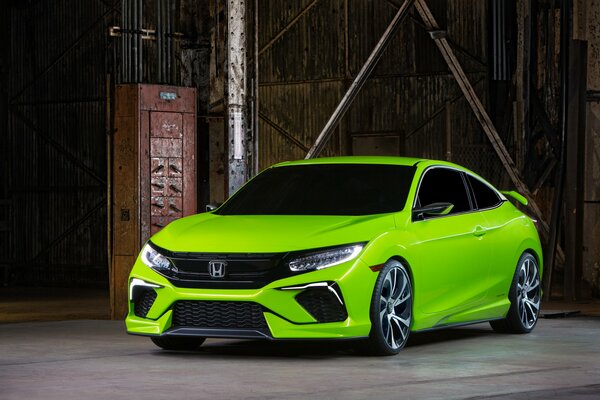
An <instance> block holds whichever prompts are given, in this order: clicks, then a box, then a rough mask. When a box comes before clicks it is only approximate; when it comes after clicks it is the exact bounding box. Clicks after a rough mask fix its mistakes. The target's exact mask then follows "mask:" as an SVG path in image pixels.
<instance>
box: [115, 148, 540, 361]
mask: <svg viewBox="0 0 600 400" xmlns="http://www.w3.org/2000/svg"><path fill="white" fill-rule="evenodd" d="M505 195H508V196H510V197H513V198H514V199H516V200H517V201H519V202H521V203H523V204H526V200H525V199H524V198H523V197H522V196H520V195H519V194H518V193H515V192H499V191H498V190H496V189H495V188H493V187H492V186H491V185H490V184H489V183H487V182H486V181H485V180H484V179H482V178H481V177H480V176H478V175H477V174H475V173H473V172H471V171H469V170H467V169H465V168H463V167H460V166H458V165H455V164H451V163H448V162H443V161H432V160H425V159H415V158H400V157H336V158H321V159H314V160H302V161H295V162H285V163H282V164H278V165H275V166H273V167H271V168H268V169H266V170H265V171H264V172H262V173H260V174H259V175H257V176H256V177H254V178H253V179H252V180H250V181H249V182H248V183H247V184H246V185H245V186H243V187H242V188H241V189H240V190H238V191H237V192H236V193H235V194H234V195H233V196H232V197H231V198H229V199H228V200H227V201H226V202H225V203H224V204H223V205H221V206H220V207H218V208H217V209H214V210H212V211H210V212H206V213H203V214H198V215H193V216H189V217H185V218H182V219H179V220H176V221H174V222H172V223H171V224H169V225H168V226H167V227H165V228H164V229H163V230H162V231H160V232H158V233H157V234H155V235H154V236H153V237H152V238H151V239H150V240H149V241H148V242H147V244H146V245H145V246H144V248H143V249H142V251H141V253H140V255H139V257H138V259H137V261H136V262H135V265H134V266H133V269H132V271H131V276H130V279H129V314H128V315H127V319H126V324H127V331H128V332H129V333H131V334H136V335H145V336H149V337H150V338H151V339H152V341H153V342H154V343H155V344H156V345H158V346H160V347H162V348H164V349H194V348H197V347H198V346H200V345H201V344H202V342H203V341H204V339H205V338H207V337H220V338H262V339H346V338H352V339H362V340H360V341H358V343H360V344H361V346H363V347H365V348H366V349H368V350H369V351H370V352H371V353H374V354H382V355H384V354H396V353H398V352H399V351H400V350H401V349H402V348H403V347H404V345H405V344H406V341H407V339H408V337H409V334H410V333H411V332H419V331H425V330H430V329H438V328H444V327H450V326H456V325H465V324H472V323H478V322H482V321H489V322H490V324H491V326H492V327H493V328H494V329H495V330H497V331H503V332H515V333H527V332H530V331H531V330H532V329H533V328H534V326H535V324H536V322H537V318H538V314H539V309H540V294H541V290H540V276H541V273H542V251H541V246H540V241H539V237H538V233H537V229H536V226H535V224H534V222H535V221H533V220H532V219H531V218H529V217H528V216H526V215H525V214H523V213H522V212H521V211H519V209H517V208H516V207H515V206H514V205H513V204H512V203H511V202H509V201H507V197H506V196H505Z"/></svg>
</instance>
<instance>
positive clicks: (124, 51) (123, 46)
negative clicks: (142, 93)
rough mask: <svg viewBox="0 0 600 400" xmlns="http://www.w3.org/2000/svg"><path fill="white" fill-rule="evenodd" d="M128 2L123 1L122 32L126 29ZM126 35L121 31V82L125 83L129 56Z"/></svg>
mask: <svg viewBox="0 0 600 400" xmlns="http://www.w3.org/2000/svg"><path fill="white" fill-rule="evenodd" d="M125 4H126V0H121V30H123V29H125V23H126V22H125V21H126V18H127V13H126V8H125ZM126 37H127V36H126V35H125V33H124V32H122V31H121V77H120V78H121V79H120V81H121V82H125V68H126V67H125V58H126V54H127V46H126V43H125V42H126Z"/></svg>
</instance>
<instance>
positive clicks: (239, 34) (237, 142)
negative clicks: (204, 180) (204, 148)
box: [227, 0, 248, 196]
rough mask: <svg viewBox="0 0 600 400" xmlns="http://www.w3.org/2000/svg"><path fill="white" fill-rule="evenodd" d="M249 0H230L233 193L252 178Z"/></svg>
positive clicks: (230, 177) (230, 179) (229, 127)
mask: <svg viewBox="0 0 600 400" xmlns="http://www.w3.org/2000/svg"><path fill="white" fill-rule="evenodd" d="M245 30H246V2H245V1H244V0H227V115H228V119H227V131H228V139H229V140H228V145H229V146H228V147H229V166H228V183H227V192H228V193H229V195H230V196H231V195H232V194H233V193H234V192H235V191H236V190H237V189H238V188H239V187H240V186H242V185H243V184H244V183H245V182H246V180H247V178H248V165H247V164H248V157H247V143H246V126H247V116H246V111H247V110H246V32H245Z"/></svg>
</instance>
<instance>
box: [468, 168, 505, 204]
mask: <svg viewBox="0 0 600 400" xmlns="http://www.w3.org/2000/svg"><path fill="white" fill-rule="evenodd" d="M467 176H468V179H469V183H470V184H471V189H473V194H474V195H475V203H476V205H477V209H479V210H483V209H486V208H492V207H496V206H497V205H498V204H500V202H501V201H502V200H501V199H500V197H499V196H498V194H497V193H496V191H495V190H494V189H492V188H491V187H489V186H488V185H486V184H485V183H483V182H482V181H480V180H479V179H477V178H475V177H473V176H470V175H467Z"/></svg>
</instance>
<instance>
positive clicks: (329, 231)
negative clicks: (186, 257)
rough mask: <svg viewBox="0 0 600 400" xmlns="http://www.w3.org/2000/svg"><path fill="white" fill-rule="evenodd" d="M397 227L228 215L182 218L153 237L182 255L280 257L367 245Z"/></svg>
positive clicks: (372, 219) (366, 220)
mask: <svg viewBox="0 0 600 400" xmlns="http://www.w3.org/2000/svg"><path fill="white" fill-rule="evenodd" d="M394 228H395V224H394V215H393V214H381V215H370V216H357V217H355V216H287V215H286V216H277V215H267V216H265V215H241V216H238V215H236V216H229V215H227V216H223V215H216V214H212V213H204V214H198V215H193V216H190V217H186V218H182V219H179V220H176V221H174V222H172V223H171V224H169V225H168V226H166V227H165V228H164V229H163V230H162V231H160V232H158V233H157V234H156V235H154V236H153V237H152V238H151V241H152V242H153V243H154V244H156V245H158V246H160V247H162V248H164V249H167V250H171V251H176V252H207V253H213V252H214V253H216V252H228V253H229V252H231V253H277V252H287V251H295V250H304V249H312V248H319V247H326V246H334V245H339V244H346V243H356V242H366V241H369V240H371V239H373V238H375V237H377V236H379V235H380V234H382V233H384V232H386V231H389V230H391V229H394Z"/></svg>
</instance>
